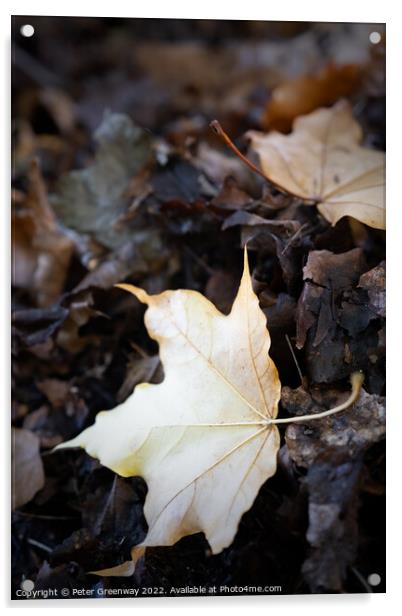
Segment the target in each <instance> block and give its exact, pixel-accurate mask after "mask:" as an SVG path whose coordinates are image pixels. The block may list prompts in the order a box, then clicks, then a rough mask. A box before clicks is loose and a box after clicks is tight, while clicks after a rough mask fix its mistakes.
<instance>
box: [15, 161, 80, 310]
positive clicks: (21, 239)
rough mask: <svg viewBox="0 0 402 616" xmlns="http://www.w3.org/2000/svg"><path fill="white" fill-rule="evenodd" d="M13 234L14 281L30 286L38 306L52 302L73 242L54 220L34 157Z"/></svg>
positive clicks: (64, 277)
mask: <svg viewBox="0 0 402 616" xmlns="http://www.w3.org/2000/svg"><path fill="white" fill-rule="evenodd" d="M12 238H13V268H12V281H13V285H15V286H16V287H21V288H25V289H29V290H30V291H31V292H32V293H33V294H35V295H36V299H37V303H38V305H39V306H40V307H48V306H51V305H52V304H53V303H54V301H55V300H56V299H58V297H59V295H60V293H61V291H62V289H63V287H64V283H65V280H66V277H67V272H68V268H69V265H70V262H71V258H72V255H73V252H74V245H73V242H72V240H71V239H70V238H69V237H68V236H67V235H66V234H65V233H64V231H63V230H62V229H61V228H60V226H59V224H58V223H57V220H56V217H55V215H54V212H53V210H52V208H51V206H50V203H49V200H48V196H47V190H46V186H45V183H44V180H43V177H42V173H41V170H40V167H39V163H38V161H37V160H36V159H33V160H32V161H31V164H30V168H29V191H28V194H27V195H26V197H25V198H24V200H23V207H21V208H18V209H15V210H14V211H13V216H12Z"/></svg>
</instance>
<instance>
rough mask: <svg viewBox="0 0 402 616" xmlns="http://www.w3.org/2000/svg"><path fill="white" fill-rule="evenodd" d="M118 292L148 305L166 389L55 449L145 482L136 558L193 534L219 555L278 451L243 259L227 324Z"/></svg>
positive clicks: (184, 306)
mask: <svg viewBox="0 0 402 616" xmlns="http://www.w3.org/2000/svg"><path fill="white" fill-rule="evenodd" d="M118 286H120V287H121V288H122V289H126V290H127V291H129V292H131V293H133V294H134V295H135V296H136V297H137V298H138V299H139V300H140V301H141V302H144V303H145V304H147V305H148V309H147V311H146V314H145V324H146V327H147V329H148V332H149V334H150V336H151V337H152V338H153V339H154V340H156V341H157V342H158V343H159V352H160V358H161V361H162V364H163V367H164V372H165V378H164V381H163V382H162V383H160V384H158V385H153V384H148V383H142V384H141V385H138V386H137V387H136V388H135V391H134V393H133V394H132V395H131V396H130V397H129V398H128V399H127V400H126V401H125V402H124V403H123V404H121V405H120V406H118V407H116V408H115V409H113V410H112V411H107V412H101V413H99V414H98V415H97V417H96V422H95V424H94V425H93V426H92V427H90V428H88V429H87V430H85V431H84V432H82V433H81V434H80V435H79V436H77V438H75V439H73V440H72V441H69V442H68V443H64V444H63V445H61V447H74V446H79V447H84V448H85V449H86V451H87V452H88V453H89V454H90V455H91V456H93V457H95V458H98V459H99V460H100V462H101V463H102V464H103V465H105V466H107V467H108V468H110V469H112V470H113V471H115V472H116V473H118V474H120V475H122V476H123V477H129V476H134V475H140V476H142V477H143V478H144V479H145V481H146V482H147V485H148V494H147V497H146V501H145V506H144V514H145V518H146V520H147V523H148V526H149V530H148V534H147V536H146V538H145V540H144V541H143V543H142V544H141V545H140V546H136V548H135V549H134V551H133V559H134V560H135V559H136V558H137V557H138V556H139V555H140V554H141V553H142V552H143V550H144V548H145V547H147V546H168V545H172V544H174V543H176V542H177V541H178V540H179V539H180V538H181V537H183V536H185V535H190V534H193V533H198V532H203V533H205V536H206V538H207V540H208V542H209V544H210V546H211V550H212V552H213V553H214V554H216V553H218V552H220V551H221V550H222V549H223V548H225V547H227V546H228V545H229V544H230V543H231V542H232V540H233V538H234V535H235V534H236V531H237V527H238V524H239V521H240V518H241V516H242V514H243V513H244V512H245V511H247V510H248V509H249V508H250V507H251V505H252V504H253V501H254V499H255V497H256V495H257V492H258V490H259V488H260V486H261V485H262V484H263V483H264V482H265V481H266V480H267V479H268V478H269V477H271V476H272V475H273V474H274V473H275V471H276V455H277V451H278V448H279V433H278V429H277V427H276V426H275V425H273V424H271V423H270V420H272V419H274V418H275V417H276V415H277V408H278V401H279V397H280V382H279V378H278V373H277V370H276V367H275V365H274V363H273V361H272V360H271V359H270V357H269V355H268V350H269V347H270V337H269V333H268V330H267V323H266V318H265V315H264V313H263V312H262V311H261V309H260V308H259V305H258V298H257V296H256V295H255V294H254V292H253V289H252V284H251V277H250V273H249V268H248V261H247V252H246V251H245V257H244V271H243V276H242V280H241V284H240V287H239V290H238V293H237V297H236V299H235V301H234V303H233V306H232V310H231V312H230V314H229V315H227V316H225V315H223V314H222V313H220V312H219V311H218V310H217V309H216V308H215V306H214V305H213V304H212V303H211V302H210V301H209V300H207V299H206V298H205V297H204V296H203V295H201V294H200V293H198V292H195V291H189V290H177V291H165V292H163V293H160V294H159V295H148V294H147V293H146V292H145V291H144V290H142V289H139V288H137V287H134V286H131V285H126V284H122V285H118ZM124 570H125V566H123V569H122V567H121V566H120V567H119V568H118V569H117V570H116V571H115V572H113V570H103V571H101V572H98V573H99V574H102V575H111V574H113V573H114V574H116V573H117V574H118V575H122V574H123V572H124ZM131 572H132V567H130V565H127V574H130V573H131Z"/></svg>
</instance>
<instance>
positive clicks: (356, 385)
mask: <svg viewBox="0 0 402 616" xmlns="http://www.w3.org/2000/svg"><path fill="white" fill-rule="evenodd" d="M363 381H364V375H363V373H362V372H354V373H353V374H352V376H351V377H350V382H351V384H352V392H351V394H350V396H349V398H348V399H347V400H346V401H345V402H343V403H342V404H339V406H335V407H334V408H333V409H329V410H328V411H323V412H322V413H313V414H312V415H298V416H296V417H287V418H286V419H271V421H270V422H269V423H273V424H286V423H296V422H303V421H310V419H321V418H322V417H328V416H329V415H334V414H335V413H340V411H343V410H345V409H347V408H348V406H351V405H352V404H354V402H356V400H357V399H358V397H359V395H360V390H361V388H362V385H363Z"/></svg>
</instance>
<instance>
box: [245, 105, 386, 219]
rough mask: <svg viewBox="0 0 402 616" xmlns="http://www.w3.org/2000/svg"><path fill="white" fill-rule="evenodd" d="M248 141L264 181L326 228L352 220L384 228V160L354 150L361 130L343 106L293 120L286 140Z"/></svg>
mask: <svg viewBox="0 0 402 616" xmlns="http://www.w3.org/2000/svg"><path fill="white" fill-rule="evenodd" d="M248 136H249V137H250V139H251V145H252V148H253V149H254V150H255V151H256V152H257V154H258V156H259V158H260V162H261V166H262V169H263V171H264V173H265V175H266V176H267V177H268V178H269V179H271V180H272V181H273V182H275V183H276V184H277V185H279V186H281V187H282V188H283V189H284V190H285V191H288V192H290V193H292V194H293V195H295V196H296V197H299V198H300V199H303V200H304V201H307V202H313V203H315V204H316V205H317V206H318V209H319V211H320V212H321V214H322V215H323V216H324V218H326V219H327V220H328V221H329V222H330V223H331V224H333V225H334V224H336V222H337V221H338V220H339V219H340V218H342V217H343V216H352V217H353V218H357V220H360V221H361V222H364V223H365V224H367V225H369V226H370V227H374V228H375V229H384V228H385V201H384V198H385V195H384V182H385V154H384V152H380V151H377V150H372V149H369V148H365V147H362V146H361V145H360V142H361V139H362V130H361V128H360V126H359V124H358V123H357V122H356V120H355V119H354V118H353V115H352V110H351V107H350V105H349V104H348V103H347V102H346V101H339V102H338V103H337V104H336V105H334V106H333V107H331V108H330V109H326V108H322V109H318V110H317V111H314V112H312V113H310V114H309V115H306V116H301V117H298V118H297V119H296V120H295V121H294V123H293V132H292V133H291V134H290V135H282V134H281V133H278V132H276V131H272V132H270V133H268V134H263V133H259V132H256V131H250V132H248Z"/></svg>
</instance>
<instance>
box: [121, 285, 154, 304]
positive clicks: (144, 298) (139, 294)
mask: <svg viewBox="0 0 402 616" xmlns="http://www.w3.org/2000/svg"><path fill="white" fill-rule="evenodd" d="M113 286H114V287H116V288H117V289H122V290H123V291H127V292H128V293H131V294H132V295H134V296H135V297H136V298H137V299H139V300H140V302H142V303H143V304H149V303H150V299H151V298H150V296H149V295H148V293H147V292H146V291H144V289H140V288H139V287H135V286H134V285H133V284H126V283H124V282H119V283H118V284H115V285H113Z"/></svg>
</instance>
